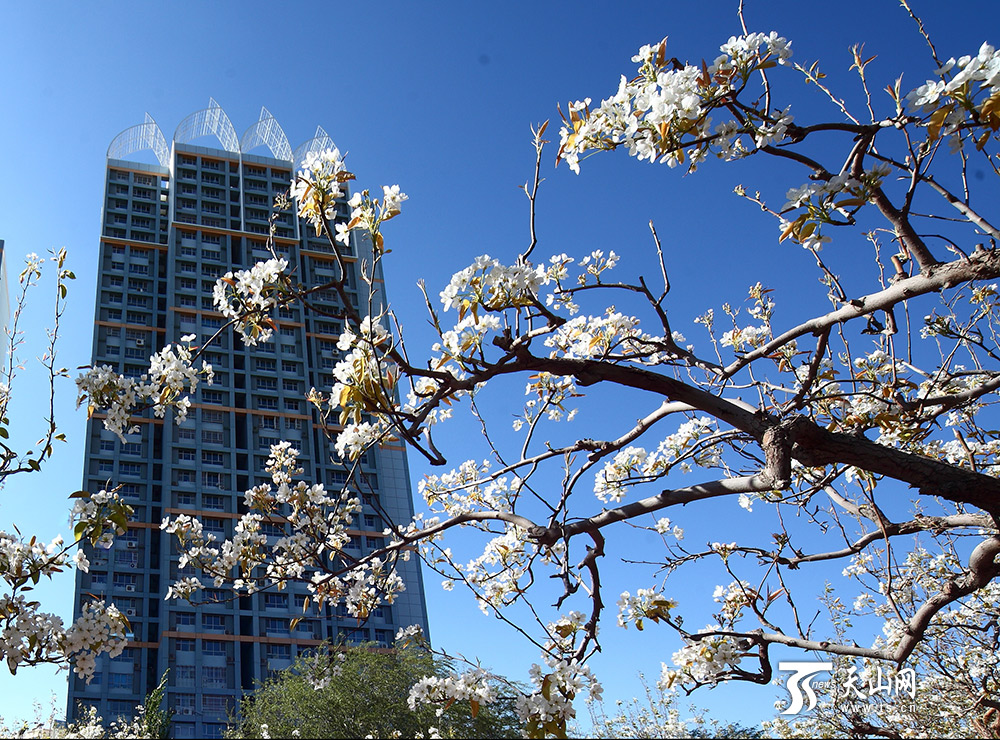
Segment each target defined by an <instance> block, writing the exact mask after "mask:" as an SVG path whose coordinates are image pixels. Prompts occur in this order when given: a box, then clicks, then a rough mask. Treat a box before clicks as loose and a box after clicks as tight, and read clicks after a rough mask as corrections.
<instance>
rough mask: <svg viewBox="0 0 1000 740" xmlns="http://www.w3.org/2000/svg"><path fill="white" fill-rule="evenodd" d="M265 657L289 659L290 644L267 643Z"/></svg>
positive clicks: (290, 652)
mask: <svg viewBox="0 0 1000 740" xmlns="http://www.w3.org/2000/svg"><path fill="white" fill-rule="evenodd" d="M267 657H268V660H291V659H292V646H291V645H268V646H267Z"/></svg>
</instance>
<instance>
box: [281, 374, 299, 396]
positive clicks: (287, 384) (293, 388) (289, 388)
mask: <svg viewBox="0 0 1000 740" xmlns="http://www.w3.org/2000/svg"><path fill="white" fill-rule="evenodd" d="M281 387H282V388H284V389H285V391H286V392H288V393H301V391H300V390H299V381H297V380H289V379H288V378H285V379H284V380H282V381H281Z"/></svg>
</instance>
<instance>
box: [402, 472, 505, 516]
mask: <svg viewBox="0 0 1000 740" xmlns="http://www.w3.org/2000/svg"><path fill="white" fill-rule="evenodd" d="M417 485H418V490H419V492H420V494H421V495H422V496H423V498H424V501H425V502H426V503H427V505H428V506H429V507H431V510H432V511H441V512H443V513H446V514H447V515H448V516H459V515H461V514H466V513H469V512H473V511H509V510H510V508H511V501H512V493H516V491H517V490H518V489H519V480H517V479H515V480H514V481H513V482H512V481H511V479H510V478H508V477H507V476H499V477H497V476H493V475H491V474H490V462H489V460H483V461H482V463H476V461H475V460H466V461H465V462H463V463H462V464H461V465H459V466H458V468H456V469H455V470H451V471H449V472H448V473H444V474H442V475H426V476H424V478H423V480H421V481H420V482H419V483H418V484H417Z"/></svg>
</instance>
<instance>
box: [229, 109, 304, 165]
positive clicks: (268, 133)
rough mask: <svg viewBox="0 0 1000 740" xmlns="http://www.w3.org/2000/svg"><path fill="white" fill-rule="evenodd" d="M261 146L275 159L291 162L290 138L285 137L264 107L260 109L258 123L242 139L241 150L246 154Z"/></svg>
mask: <svg viewBox="0 0 1000 740" xmlns="http://www.w3.org/2000/svg"><path fill="white" fill-rule="evenodd" d="M261 144H263V145H265V146H266V147H267V148H268V149H270V150H271V155H272V156H273V157H274V158H275V159H284V160H285V161H291V159H292V147H291V145H290V144H289V143H288V137H287V136H285V132H284V131H283V130H282V128H281V126H280V125H279V124H278V121H277V120H276V119H275V117H274V116H272V115H271V112H270V111H269V110H268V109H267V108H264V107H261V109H260V118H259V119H257V123H255V124H254V125H253V126H251V127H250V128H248V129H247V130H246V131H245V132H244V134H243V136H242V137H241V138H240V149H241V150H242V151H243V153H244V154H246V153H247V152H249V151H250V150H251V149H253V148H254V147H257V146H260V145H261Z"/></svg>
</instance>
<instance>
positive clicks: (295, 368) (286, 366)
mask: <svg viewBox="0 0 1000 740" xmlns="http://www.w3.org/2000/svg"><path fill="white" fill-rule="evenodd" d="M272 362H274V360H272ZM281 372H283V373H288V374H289V375H301V374H302V371H301V370H300V367H299V363H297V362H289V361H288V360H282V361H281Z"/></svg>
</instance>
